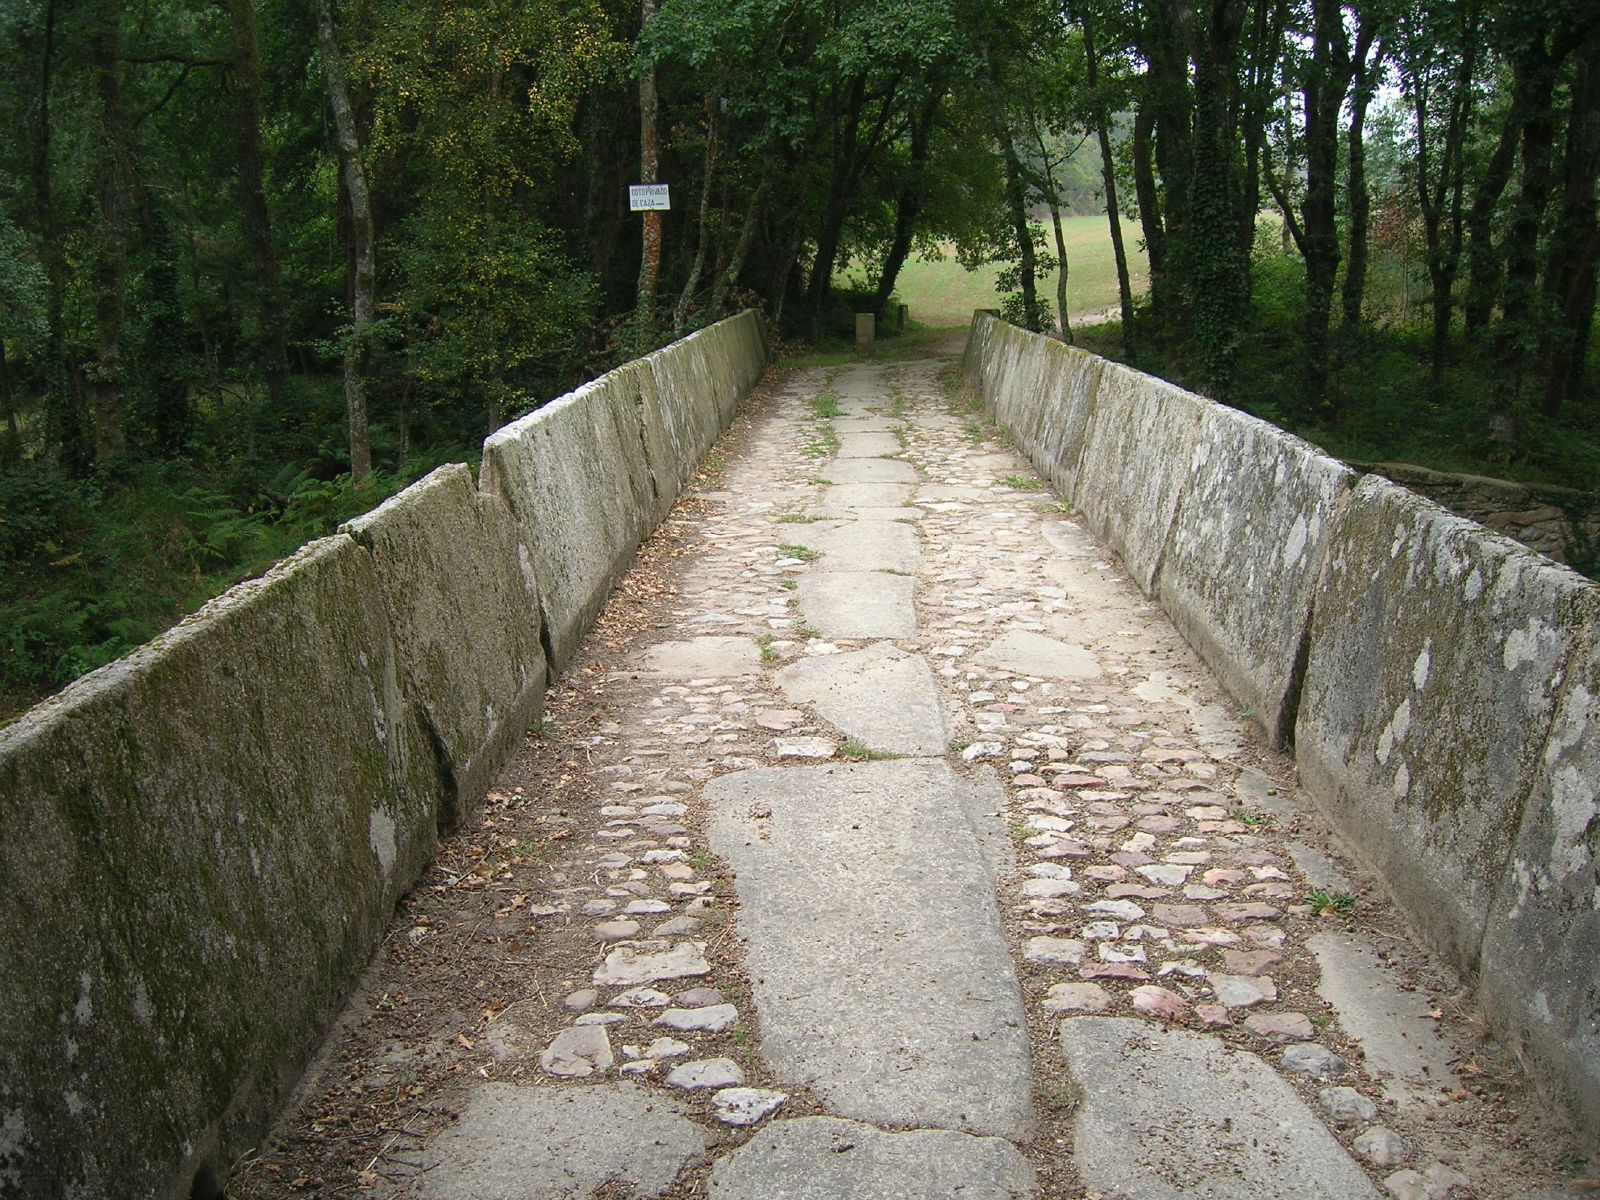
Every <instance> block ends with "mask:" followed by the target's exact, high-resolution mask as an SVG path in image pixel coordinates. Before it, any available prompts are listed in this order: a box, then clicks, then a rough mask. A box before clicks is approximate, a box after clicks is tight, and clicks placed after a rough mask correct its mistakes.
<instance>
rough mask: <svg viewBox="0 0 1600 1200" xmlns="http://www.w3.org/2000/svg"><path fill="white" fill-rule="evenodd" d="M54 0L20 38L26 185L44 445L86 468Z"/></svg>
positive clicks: (68, 463) (76, 468)
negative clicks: (57, 113) (71, 331)
mask: <svg viewBox="0 0 1600 1200" xmlns="http://www.w3.org/2000/svg"><path fill="white" fill-rule="evenodd" d="M56 17H57V4H56V0H45V4H44V10H43V13H42V14H41V28H40V32H39V36H38V38H37V40H36V39H34V38H33V37H32V36H29V37H27V38H26V40H25V41H24V43H23V45H24V49H25V51H31V53H25V54H24V61H28V60H32V61H36V62H37V63H38V73H37V75H36V78H37V80H38V91H37V94H36V95H35V96H34V97H33V100H32V103H31V104H29V106H28V112H27V120H26V128H27V130H28V140H29V147H28V149H29V175H30V176H31V178H30V180H29V183H30V185H31V186H30V190H31V192H32V200H33V209H34V212H33V218H34V230H35V232H36V233H37V234H38V236H39V252H40V257H41V259H42V260H43V264H44V274H45V345H44V369H45V397H44V415H45V445H46V447H47V449H48V450H49V451H53V452H54V453H56V454H57V455H59V456H60V462H61V465H62V466H63V467H64V468H65V469H67V470H68V471H70V472H72V473H74V474H77V473H80V472H82V471H84V470H86V469H87V468H88V465H89V445H88V439H87V437H86V436H85V429H84V424H85V422H84V419H83V412H82V407H81V405H80V404H79V401H78V392H77V389H76V388H75V387H73V386H72V383H71V381H70V379H69V378H68V373H67V364H66V295H67V266H66V254H65V250H64V248H63V245H62V242H63V239H62V237H61V235H60V232H59V229H58V225H57V221H56V210H55V181H54V171H53V158H54V151H53V144H52V143H53V136H52V135H53V132H54V129H53V125H52V122H51V116H50V96H51V91H52V90H53V88H54V86H55V58H56Z"/></svg>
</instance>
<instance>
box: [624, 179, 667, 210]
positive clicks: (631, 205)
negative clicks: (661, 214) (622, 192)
mask: <svg viewBox="0 0 1600 1200" xmlns="http://www.w3.org/2000/svg"><path fill="white" fill-rule="evenodd" d="M671 207H672V202H671V201H670V200H669V199H668V198H667V185H666V184H664V183H634V184H630V185H629V186H628V211H629V212H647V211H649V210H651V209H669V208H671Z"/></svg>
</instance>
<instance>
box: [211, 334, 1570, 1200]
mask: <svg viewBox="0 0 1600 1200" xmlns="http://www.w3.org/2000/svg"><path fill="white" fill-rule="evenodd" d="M1453 996H1454V993H1453V991H1452V990H1451V983H1450V981H1449V980H1448V979H1447V978H1446V977H1445V976H1444V975H1443V974H1442V973H1441V972H1440V971H1439V970H1438V969H1437V968H1436V967H1435V966H1433V965H1432V964H1431V962H1430V960H1429V959H1428V958H1427V956H1426V955H1424V954H1423V953H1422V952H1421V950H1420V949H1419V948H1418V947H1417V946H1416V945H1415V944H1414V942H1413V940H1412V938H1411V935H1410V934H1409V933H1408V931H1407V930H1406V929H1405V927H1404V925H1403V923H1402V922H1400V921H1399V919H1398V918H1397V917H1396V916H1395V915H1394V914H1393V913H1392V912H1391V911H1390V910H1389V908H1388V907H1387V905H1386V904H1385V902H1384V900H1383V898H1382V894H1381V892H1380V890H1379V889H1378V888H1377V887H1375V886H1373V885H1371V884H1370V883H1368V882H1367V881H1364V880H1363V879H1362V878H1361V877H1360V875H1359V874H1358V873H1357V872H1356V871H1355V870H1354V869H1353V868H1352V867H1351V865H1350V864H1348V863H1346V862H1344V861H1342V860H1341V858H1340V856H1339V855H1338V853H1337V851H1335V850H1334V849H1333V848H1331V847H1330V845H1329V843H1328V839H1327V837H1326V835H1325V834H1324V832H1323V830H1322V826H1321V825H1320V823H1319V822H1318V821H1317V819H1316V818H1315V816H1314V815H1313V814H1311V813H1309V812H1308V811H1306V808H1305V805H1304V804H1303V802H1302V801H1301V799H1300V798H1299V797H1297V796H1296V794H1295V791H1294V787H1293V781H1292V777H1291V773H1290V767H1289V764H1288V763H1287V761H1286V760H1284V759H1282V758H1280V757H1277V756H1274V755H1270V754H1267V753H1265V752H1263V751H1262V749H1261V747H1260V746H1259V745H1258V744H1257V743H1256V742H1254V741H1253V740H1252V738H1251V736H1250V735H1249V733H1248V732H1247V725H1246V722H1244V721H1243V720H1242V719H1241V715H1240V714H1238V713H1236V712H1234V711H1233V710H1232V708H1231V707H1230V705H1229V702H1228V701H1227V700H1226V698H1225V697H1224V696H1223V695H1222V694H1221V693H1220V692H1219V691H1218V690H1217V688H1216V686H1215V684H1214V682H1213V681H1212V680H1211V679H1210V677H1209V675H1208V674H1207V673H1206V672H1205V670H1204V668H1203V667H1202V666H1201V665H1200V664H1199V662H1198V660H1197V659H1196V657H1195V656H1194V655H1193V653H1192V652H1191V651H1190V650H1189V649H1188V647H1187V646H1186V645H1185V644H1184V643H1183V642H1182V640H1181V639H1180V638H1179V637H1178V635H1177V634H1176V633H1175V632H1174V631H1173V630H1172V628H1171V626H1170V625H1169V624H1168V623H1167V622H1166V620H1165V618H1164V617H1163V616H1162V615H1161V614H1160V612H1159V611H1158V610H1157V609H1156V608H1155V607H1154V606H1153V605H1151V604H1150V603H1149V602H1147V601H1146V600H1145V599H1144V598H1143V597H1141V596H1140V595H1139V594H1138V593H1137V591H1136V590H1135V589H1134V588H1133V587H1132V585H1131V584H1130V583H1129V582H1128V581H1127V579H1126V578H1125V577H1124V576H1123V575H1122V573H1121V572H1120V570H1119V569H1118V568H1117V567H1116V566H1115V565H1114V564H1113V563H1112V562H1111V561H1110V560H1108V559H1107V558H1106V556H1105V555H1103V554H1102V553H1101V552H1100V551H1099V549H1098V548H1097V547H1096V546H1095V545H1094V544H1093V542H1092V541H1091V540H1090V539H1089V538H1088V537H1087V535H1086V534H1085V533H1084V532H1083V530H1082V529H1081V528H1080V527H1079V526H1078V525H1077V524H1076V523H1075V522H1074V521H1073V519H1072V517H1071V514H1070V513H1068V512H1065V511H1064V510H1063V508H1062V506H1061V505H1060V504H1058V503H1057V502H1056V501H1055V500H1054V499H1053V498H1052V497H1051V496H1050V495H1049V493H1048V492H1047V491H1045V490H1043V489H1042V487H1041V485H1040V484H1039V482H1038V480H1037V478H1036V477H1035V475H1034V474H1033V473H1032V471H1031V470H1030V469H1029V468H1028V467H1027V466H1026V464H1025V463H1024V462H1023V461H1022V460H1020V459H1019V458H1017V457H1016V456H1015V455H1014V454H1012V453H1011V452H1010V450H1009V449H1007V447H1006V446H1005V444H1004V441H1003V437H1002V436H1001V435H1000V434H999V433H998V431H996V430H995V429H993V428H992V427H989V426H986V425H984V424H983V423H982V421H981V419H980V418H979V417H978V416H976V415H974V414H973V413H972V412H971V411H969V410H968V409H967V408H966V407H965V405H964V403H963V401H962V398H961V396H960V395H959V389H957V388H956V387H955V386H954V385H953V383H952V376H951V373H950V370H949V361H948V360H947V359H929V360H926V361H919V362H904V363H885V364H876V363H873V364H862V365H858V366H854V367H850V368H844V369H837V368H835V369H819V370H808V371H798V372H792V373H788V374H787V375H779V376H777V377H776V378H774V379H773V380H771V381H769V384H768V386H767V388H766V389H765V390H764V392H763V393H761V394H760V395H758V397H757V398H755V399H754V400H752V402H751V403H750V404H749V405H747V406H746V410H745V415H744V416H743V417H742V418H741V419H740V421H739V422H738V423H737V425H736V428H735V431H734V433H733V434H732V435H730V438H729V439H727V440H726V441H725V442H724V443H723V445H722V446H721V447H719V449H718V450H717V451H716V452H714V455H713V461H712V462H711V463H710V464H708V469H707V472H706V473H705V474H704V475H703V476H702V477H701V478H700V480H699V481H698V482H697V484H696V486H695V487H694V488H692V489H691V490H690V493H689V494H688V496H687V498H686V500H685V501H684V502H681V503H680V505H679V507H678V509H677V510H676V511H675V512H674V514H673V516H672V517H671V518H670V519H669V521H668V523H667V525H666V526H664V527H663V529H662V530H661V531H660V532H659V533H658V534H657V535H656V536H655V537H654V538H653V539H652V540H651V541H650V543H648V544H647V546H646V548H645V551H644V553H643V554H642V556H641V560H640V563H639V565H638V566H637V567H636V568H635V570H634V572H633V573H632V574H631V575H630V576H629V577H628V579H627V580H626V581H625V582H624V584H623V585H622V588H621V590H620V591H619V593H618V595H617V596H616V597H615V598H614V599H613V600H612V602H611V604H610V605H609V606H608V608H607V610H606V612H605V614H604V615H603V616H602V619H601V623H600V625H599V626H598V627H597V628H596V630H595V631H594V632H593V633H592V634H591V635H590V637H589V639H588V641H587V643H586V646H585V649H584V650H583V651H582V652H581V653H580V655H579V657H578V660H577V661H576V662H575V664H574V665H573V667H572V668H571V669H569V671H568V674H567V676H566V678H564V679H563V680H562V681H561V682H560V684H559V685H558V687H557V688H556V690H555V691H553V692H552V694H551V696H550V698H549V704H548V716H547V720H546V724H545V727H544V728H543V729H542V730H541V731H539V732H538V734H537V735H536V736H534V737H531V738H530V739H529V741H528V743H527V745H526V747H525V750H524V752H523V753H522V755H521V756H520V757H519V759H518V760H517V762H515V763H514V764H513V765H512V766H511V768H509V769H508V770H507V771H506V772H505V774H504V776H503V777H502V779H501V780H500V781H499V783H498V784H497V786H496V788H495V789H494V790H493V791H492V792H491V793H490V795H489V798H488V803H487V811H486V815H485V818H484V821H483V823H482V824H481V825H480V826H478V827H476V828H473V829H471V830H469V831H467V832H465V833H463V834H461V835H459V836H457V837H455V838H453V839H451V840H450V841H449V842H447V843H446V845H445V847H444V849H443V850H442V852H441V854H440V857H439V860H438V862H437V863H436V865H435V866H434V867H433V868H432V869H431V870H430V872H429V873H428V875H427V877H426V878H425V879H424V881H423V883H422V884H421V885H420V886H419V887H418V888H417V889H416V890H415V892H414V893H413V894H412V895H411V896H410V897H408V898H407V900H406V902H405V903H404V905H403V906H402V910H401V912H400V914H399V916H398V917H397V919H396V922H395V925H394V927H393V929H392V930H391V934H390V937H389V939H388V941H387V942H386V943H385V946H384V948H383V950H382V951H381V952H380V953H379V955H378V957H377V959H376V960H375V962H374V964H373V967H372V969H371V971H370V974H369V977H368V979H367V981H366V985H365V986H364V987H363V988H362V989H361V992H360V994H359V995H358V997H357V998H356V1000H355V1001H354V1002H353V1003H352V1004H351V1005H350V1006H349V1007H348V1008H347V1010H346V1011H345V1013H344V1014H343V1016H342V1017H341V1019H340V1021H339V1024H338V1026H337V1028H336V1029H335V1031H334V1033H333V1034H332V1036H331V1037H330V1039H329V1041H328V1043H327V1045H326V1046H325V1048H324V1050H323V1052H322V1054H321V1056H320V1058H319V1060H318V1064H317V1067H316V1069H315V1070H314V1071H313V1072H312V1073H311V1074H310V1075H309V1076H308V1078H307V1079H306V1081H305V1082H304V1084H303V1085H302V1087H301V1089H300V1093H299V1096H298V1099H297V1102H296V1105H295V1107H294V1108H293V1110H292V1111H291V1112H290V1113H289V1114H288V1115H287V1116H286V1118H285V1120H284V1122H283V1124H282V1126H281V1127H280V1129H279V1130H278V1131H277V1132H276V1134H275V1135H274V1137H273V1139H272V1140H271V1141H270V1142H269V1144H268V1145H267V1146H265V1147H264V1148H263V1150H262V1152H261V1154H260V1155H259V1156H258V1157H257V1158H255V1159H252V1160H251V1161H249V1162H246V1163H244V1164H241V1166H240V1169H239V1172H238V1174H237V1176H236V1178H235V1181H234V1183H233V1184H232V1185H231V1187H230V1194H231V1195H234V1196H238V1197H251V1198H255V1197H281V1196H293V1195H305V1194H324V1195H339V1196H344V1195H350V1196H373V1197H391V1196H393V1197H401V1196H404V1197H462V1198H465V1197H484V1198H489V1197H495V1198H503V1200H512V1198H524V1197H568V1196H571V1197H588V1196H599V1197H622V1196H633V1195H641V1196H644V1195H649V1196H657V1195H664V1196H672V1197H687V1196H707V1195H709V1196H712V1197H717V1198H719V1200H735V1198H739V1200H743V1198H745V1197H750V1198H752V1200H753V1198H755V1197H762V1198H764V1200H790V1198H794V1200H798V1198H800V1197H838V1196H860V1197H891V1196H906V1197H913V1196H916V1197H922V1196H927V1197H933V1196H950V1195H960V1196H963V1197H986V1198H987V1197H995V1198H999V1197H1020V1196H1043V1197H1090V1196H1102V1197H1114V1196H1115V1197H1130V1198H1144V1197H1168V1196H1171V1197H1179V1196H1206V1197H1239V1198H1241V1200H1243V1198H1247V1197H1248V1198H1255V1197H1261V1198H1265V1197H1274V1196H1289V1195H1293V1196H1297V1197H1317V1196H1321V1197H1328V1198H1329V1200H1341V1198H1354V1197H1360V1196H1385V1195H1392V1196H1396V1197H1401V1198H1403V1200H1404V1198H1410V1197H1444V1196H1446V1195H1453V1196H1457V1197H1480V1198H1489V1197H1495V1198H1501V1197H1504V1198H1508V1200H1509V1198H1526V1200H1533V1198H1534V1197H1535V1196H1538V1197H1544V1198H1555V1197H1560V1196H1567V1195H1572V1196H1576V1195H1581V1194H1586V1193H1583V1192H1581V1191H1579V1190H1577V1189H1578V1184H1577V1183H1576V1181H1575V1179H1574V1176H1573V1172H1574V1171H1575V1170H1581V1166H1582V1164H1581V1163H1580V1162H1578V1161H1577V1160H1575V1159H1571V1158H1569V1157H1566V1154H1567V1150H1566V1146H1565V1143H1564V1141H1563V1139H1562V1138H1561V1136H1560V1134H1559V1132H1558V1131H1557V1130H1556V1128H1555V1127H1554V1126H1553V1124H1552V1123H1551V1122H1549V1121H1548V1120H1547V1119H1545V1118H1543V1117H1542V1116H1541V1115H1540V1110H1539V1109H1538V1107H1537V1105H1536V1104H1534V1103H1533V1102H1532V1101H1531V1100H1529V1099H1528V1098H1527V1097H1526V1096H1525V1095H1524V1094H1523V1093H1522V1091H1521V1088H1520V1084H1519V1083H1518V1077H1517V1075H1516V1073H1515V1071H1514V1070H1512V1069H1511V1068H1510V1067H1509V1064H1507V1063H1504V1062H1502V1061H1499V1060H1497V1059H1496V1058H1495V1057H1494V1051H1493V1049H1492V1048H1491V1047H1487V1046H1484V1045H1482V1044H1481V1043H1479V1042H1476V1041H1474V1040H1473V1038H1472V1033H1473V1029H1472V1026H1471V1022H1470V1018H1468V1017H1467V1016H1465V1015H1463V1014H1461V1013H1460V1012H1458V1010H1457V1006H1456V1004H1455V1002H1454V999H1453ZM1541 1189H1545V1190H1541Z"/></svg>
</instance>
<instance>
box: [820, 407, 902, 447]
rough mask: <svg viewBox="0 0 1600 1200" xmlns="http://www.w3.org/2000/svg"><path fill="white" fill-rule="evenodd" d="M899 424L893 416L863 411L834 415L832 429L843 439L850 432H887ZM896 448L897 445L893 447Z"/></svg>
mask: <svg viewBox="0 0 1600 1200" xmlns="http://www.w3.org/2000/svg"><path fill="white" fill-rule="evenodd" d="M898 424H900V422H899V421H897V420H895V419H894V418H893V417H886V416H883V415H882V414H880V413H865V414H862V415H855V416H848V417H835V418H834V419H833V430H834V432H835V433H837V434H838V435H839V439H840V440H841V441H843V440H844V439H845V438H847V437H849V436H850V435H851V434H852V433H888V432H890V431H891V430H893V429H894V427H895V426H897V425H898ZM895 448H896V449H897V450H898V449H899V447H898V446H896V447H895Z"/></svg>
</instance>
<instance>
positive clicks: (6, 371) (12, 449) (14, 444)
mask: <svg viewBox="0 0 1600 1200" xmlns="http://www.w3.org/2000/svg"><path fill="white" fill-rule="evenodd" d="M0 405H3V406H4V407H5V413H6V429H5V437H3V438H0V467H11V466H15V465H16V464H17V463H19V462H21V461H22V430H21V429H20V428H19V427H18V426H17V397H16V394H15V392H14V390H13V389H12V386H11V365H10V364H9V363H8V362H7V361H6V343H5V339H4V338H0Z"/></svg>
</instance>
